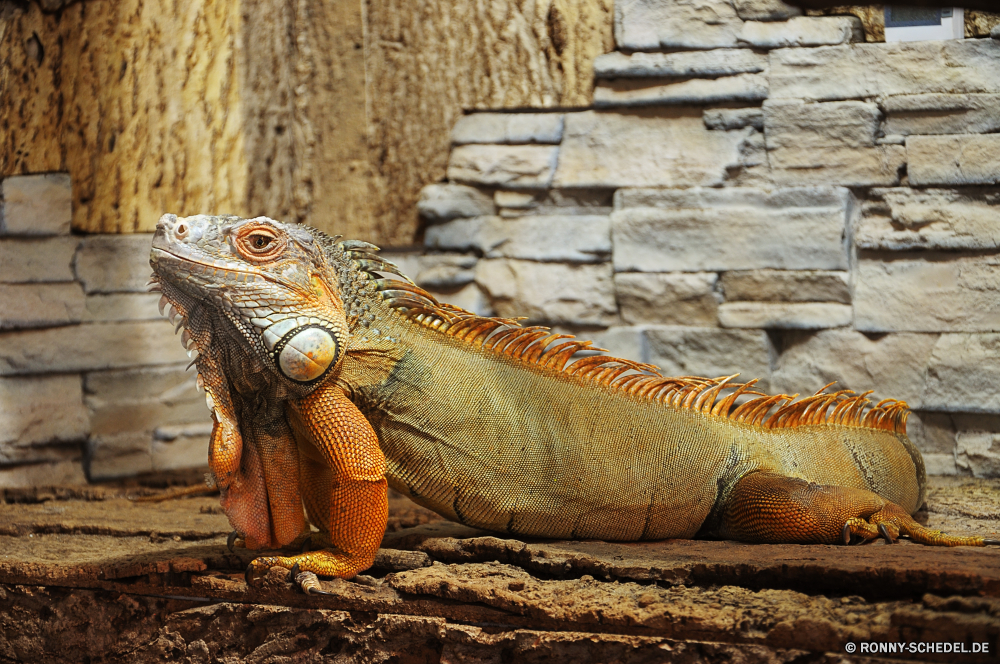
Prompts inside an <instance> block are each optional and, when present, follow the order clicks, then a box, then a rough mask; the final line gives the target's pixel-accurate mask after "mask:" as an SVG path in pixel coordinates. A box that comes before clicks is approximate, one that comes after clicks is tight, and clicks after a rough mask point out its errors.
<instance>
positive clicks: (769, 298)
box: [720, 270, 851, 304]
mask: <svg viewBox="0 0 1000 664" xmlns="http://www.w3.org/2000/svg"><path fill="white" fill-rule="evenodd" d="M848 276H849V273H847V272H827V271H823V270H734V271H732V272H725V273H723V274H722V275H721V278H720V286H721V290H722V293H723V295H725V298H726V300H727V301H730V302H737V301H757V302H839V303H841V304H850V302H851V289H850V286H849V285H848Z"/></svg>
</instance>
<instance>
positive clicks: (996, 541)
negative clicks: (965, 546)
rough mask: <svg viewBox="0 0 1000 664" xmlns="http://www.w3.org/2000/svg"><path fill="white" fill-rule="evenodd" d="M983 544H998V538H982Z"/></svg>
mask: <svg viewBox="0 0 1000 664" xmlns="http://www.w3.org/2000/svg"><path fill="white" fill-rule="evenodd" d="M983 546H1000V540H995V539H984V540H983Z"/></svg>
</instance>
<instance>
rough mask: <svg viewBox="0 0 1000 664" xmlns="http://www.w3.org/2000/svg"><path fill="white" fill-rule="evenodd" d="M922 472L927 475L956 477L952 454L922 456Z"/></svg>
mask: <svg viewBox="0 0 1000 664" xmlns="http://www.w3.org/2000/svg"><path fill="white" fill-rule="evenodd" d="M922 456H923V457H924V470H925V471H926V472H927V474H928V475H957V474H958V468H957V467H956V466H955V455H954V454H924V455H922Z"/></svg>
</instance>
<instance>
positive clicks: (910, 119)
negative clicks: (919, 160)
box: [882, 94, 1000, 136]
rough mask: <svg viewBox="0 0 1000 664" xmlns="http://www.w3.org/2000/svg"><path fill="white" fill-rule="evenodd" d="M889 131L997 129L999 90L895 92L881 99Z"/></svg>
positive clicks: (979, 131)
mask: <svg viewBox="0 0 1000 664" xmlns="http://www.w3.org/2000/svg"><path fill="white" fill-rule="evenodd" d="M882 108H884V109H885V112H886V119H885V125H884V126H883V129H882V130H883V131H884V132H885V133H886V134H887V135H888V134H895V135H902V136H908V135H910V134H986V133H990V132H995V131H997V130H1000V94H923V95H919V94H918V95H896V96H893V97H888V98H887V99H885V101H884V102H882Z"/></svg>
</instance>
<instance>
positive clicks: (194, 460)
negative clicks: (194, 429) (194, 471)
mask: <svg viewBox="0 0 1000 664" xmlns="http://www.w3.org/2000/svg"><path fill="white" fill-rule="evenodd" d="M208 445H209V436H208V435H200V436H178V437H176V438H173V439H172V440H160V439H158V438H154V439H153V442H152V445H151V447H150V454H151V456H152V461H153V470H155V471H165V470H180V469H183V468H198V467H200V466H204V465H206V464H207V463H208Z"/></svg>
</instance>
